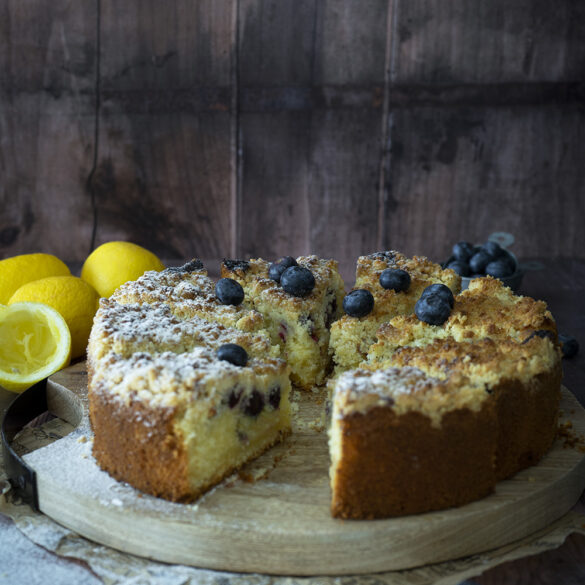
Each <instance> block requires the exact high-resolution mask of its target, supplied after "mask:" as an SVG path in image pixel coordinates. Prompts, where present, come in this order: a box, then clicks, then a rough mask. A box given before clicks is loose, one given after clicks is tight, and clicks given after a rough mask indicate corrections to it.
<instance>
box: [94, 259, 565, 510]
mask: <svg viewBox="0 0 585 585" xmlns="http://www.w3.org/2000/svg"><path fill="white" fill-rule="evenodd" d="M396 279H398V280H396ZM397 282H398V284H396V283H397ZM438 289H440V290H438ZM459 290H460V277H459V276H458V275H456V274H455V273H454V272H453V271H452V270H444V269H442V268H441V267H440V266H438V265H437V264H434V263H432V262H431V261H429V260H427V259H426V258H423V257H414V258H412V259H409V258H406V257H405V256H403V255H402V254H400V253H399V252H395V251H387V252H379V253H375V254H370V255H368V256H362V257H360V258H359V260H358V264H357V271H356V283H355V286H354V291H357V293H358V295H360V298H359V299H358V300H359V302H358V303H357V305H356V304H355V303H354V304H353V305H352V304H351V303H348V298H349V297H351V298H353V299H354V300H355V298H357V297H356V296H355V292H352V293H349V294H348V295H345V294H344V285H343V281H342V279H341V277H340V276H339V273H338V271H337V263H336V262H335V261H333V260H324V259H320V258H318V257H317V256H302V257H299V258H297V259H293V258H290V257H286V258H284V259H281V260H279V261H278V262H273V263H270V262H268V261H266V260H263V259H252V260H228V259H226V260H224V261H223V263H222V265H221V278H220V279H219V281H217V282H216V281H215V280H214V279H212V278H210V277H209V276H208V274H207V272H206V270H205V269H204V267H203V266H202V264H201V263H200V262H199V261H197V260H193V261H191V262H189V263H187V264H186V265H184V266H182V267H178V268H168V269H166V270H164V271H162V272H147V273H146V274H145V275H143V276H142V277H141V278H139V279H138V280H136V281H133V282H129V283H126V284H125V285H123V286H122V287H120V288H119V289H118V290H117V291H116V292H115V293H114V294H113V295H112V296H111V297H110V298H109V299H102V300H101V301H100V308H99V310H98V312H97V314H96V317H95V320H94V326H93V328H92V332H91V335H90V340H89V345H88V361H87V364H88V374H89V401H90V419H91V424H92V427H93V430H94V434H95V439H94V447H93V452H94V455H95V458H96V460H97V462H98V464H99V465H100V466H101V467H102V468H103V469H105V470H106V471H108V472H109V473H110V474H111V475H113V476H114V477H116V478H117V479H120V480H124V481H127V482H129V483H130V484H132V485H133V486H135V487H137V488H138V489H140V490H143V491H145V492H147V493H150V494H153V495H156V496H160V497H163V498H166V499H169V500H173V501H180V502H186V501H192V500H194V499H196V498H197V497H199V496H200V495H201V494H202V493H204V492H205V491H206V490H208V489H209V488H210V487H212V486H214V485H216V484H217V483H218V482H220V481H221V480H222V479H223V478H225V477H226V476H228V475H229V474H230V473H232V472H233V471H234V470H237V469H239V468H240V467H241V466H242V465H244V464H245V463H246V462H247V461H250V460H251V459H253V458H255V457H257V456H258V455H260V454H261V453H262V452H264V451H265V450H266V449H268V448H270V446H272V445H274V444H276V443H277V442H279V441H281V440H282V439H283V438H284V437H285V436H286V435H287V434H288V433H289V432H290V429H291V404H290V395H291V382H292V383H293V384H294V385H295V386H296V388H297V389H298V391H301V392H303V391H305V390H307V389H309V388H312V387H313V386H315V385H320V384H324V383H326V384H327V387H328V389H329V391H330V426H329V450H330V456H331V465H330V469H329V474H330V484H331V494H332V497H331V513H332V515H333V516H334V517H338V518H351V519H369V518H386V517H391V516H400V515H405V514H416V513H422V512H427V511H431V510H439V509H443V508H447V507H451V506H460V505H463V504H465V503H468V502H471V501H474V500H477V499H479V498H482V497H484V496H486V495H487V494H489V493H490V492H492V491H493V490H494V488H495V485H496V483H497V482H498V481H500V480H501V479H504V478H506V477H509V476H510V475H512V474H514V473H516V472H517V471H519V470H521V469H523V468H525V467H527V466H529V465H533V464H535V463H537V462H538V461H539V459H540V458H541V457H542V456H543V455H544V454H545V453H546V451H547V450H548V449H549V447H550V445H551V443H552V441H553V439H554V437H555V433H556V426H557V414H558V404H559V398H560V381H561V368H560V351H559V344H558V339H557V333H556V326H555V323H554V320H553V318H552V315H551V314H550V312H549V311H548V310H547V309H546V305H545V304H544V303H543V302H542V301H535V300H533V299H531V298H528V297H522V296H517V295H514V294H513V293H512V291H510V289H508V288H506V287H504V286H503V285H502V284H501V282H500V281H498V280H496V279H493V278H491V277H486V278H481V279H476V280H473V281H472V282H471V284H470V286H469V289H468V290H466V291H463V292H461V293H459ZM439 292H440V293H441V294H440V295H439ZM445 295H446V296H445ZM439 296H440V297H441V298H440V299H438V301H437V298H436V297H439ZM433 299H434V300H433ZM423 301H425V303H426V304H425V303H423ZM431 301H432V302H431ZM435 301H437V302H438V304H436V303H435V305H433V303H434V302H435ZM421 303H422V304H423V305H424V307H426V308H424V310H421V309H420V307H419V306H421ZM429 303H430V304H429ZM429 306H431V309H432V308H433V307H435V309H437V307H438V309H440V311H439V312H442V313H441V315H442V316H441V317H440V319H439V320H438V321H436V320H433V319H434V317H433V316H432V315H431V317H432V318H429V314H428V311H429V308H428V307H429ZM342 307H344V309H345V314H344V310H343V309H342ZM356 307H357V309H358V310H356ZM364 307H365V309H364ZM435 309H433V310H435ZM425 311H426V312H425ZM431 312H432V311H431ZM333 365H334V366H335V370H334V372H332V366H333Z"/></svg>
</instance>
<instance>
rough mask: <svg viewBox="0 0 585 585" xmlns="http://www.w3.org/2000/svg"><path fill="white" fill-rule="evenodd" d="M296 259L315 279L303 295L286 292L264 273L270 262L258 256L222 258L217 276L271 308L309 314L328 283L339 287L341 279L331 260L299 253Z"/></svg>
mask: <svg viewBox="0 0 585 585" xmlns="http://www.w3.org/2000/svg"><path fill="white" fill-rule="evenodd" d="M296 261H297V263H298V265H299V266H302V267H304V268H307V269H308V270H310V271H311V273H312V274H313V276H314V278H315V287H314V288H313V290H312V291H311V292H310V293H309V294H308V295H306V296H304V297H300V296H294V295H292V294H289V293H287V292H286V291H285V290H284V289H283V288H282V286H281V285H280V283H277V282H275V281H274V280H272V279H271V278H270V277H269V276H268V270H269V269H270V265H271V262H269V261H267V260H264V259H262V258H253V259H251V260H228V259H226V260H224V261H223V263H222V267H221V275H222V277H224V278H233V279H235V280H237V281H238V282H240V284H241V285H242V286H243V288H244V290H245V291H246V295H247V296H251V297H253V298H255V299H256V302H257V303H258V302H260V303H262V302H266V303H270V304H271V306H273V307H281V308H285V309H286V310H287V311H292V312H296V313H310V312H311V310H312V309H313V308H314V307H316V306H318V305H319V304H320V303H321V302H322V301H323V299H324V298H325V296H326V295H327V293H328V292H329V289H330V287H331V284H332V283H335V284H336V285H337V286H338V287H341V288H342V289H343V281H342V280H341V276H339V273H338V269H337V262H336V261H335V260H329V259H322V258H319V257H317V256H315V255H311V256H299V257H298V258H297V259H296Z"/></svg>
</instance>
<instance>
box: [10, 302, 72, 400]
mask: <svg viewBox="0 0 585 585" xmlns="http://www.w3.org/2000/svg"><path fill="white" fill-rule="evenodd" d="M70 354H71V334H70V333H69V327H68V326H67V323H66V322H65V319H63V317H62V316H61V315H60V313H59V312H58V311H56V310H55V309H53V308H52V307H49V306H48V305H44V304H42V303H15V304H14V305H10V306H9V307H6V306H0V386H3V387H4V388H6V390H11V391H12V392H22V391H23V390H25V389H26V388H28V387H29V386H32V385H33V384H36V383H37V382H39V381H40V380H42V379H43V378H46V377H48V376H50V375H51V374H53V373H54V372H56V371H57V370H60V369H61V368H62V367H64V366H66V365H67V364H68V363H69V359H70Z"/></svg>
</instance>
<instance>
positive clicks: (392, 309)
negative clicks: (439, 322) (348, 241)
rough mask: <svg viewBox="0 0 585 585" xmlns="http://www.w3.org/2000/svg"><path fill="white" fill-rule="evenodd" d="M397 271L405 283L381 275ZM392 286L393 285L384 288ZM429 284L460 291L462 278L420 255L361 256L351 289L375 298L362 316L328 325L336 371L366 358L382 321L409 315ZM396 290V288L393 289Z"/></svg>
mask: <svg viewBox="0 0 585 585" xmlns="http://www.w3.org/2000/svg"><path fill="white" fill-rule="evenodd" d="M396 271H398V273H399V274H400V273H401V272H404V273H406V274H407V275H408V276H407V277H406V283H405V284H404V280H403V281H402V286H400V285H399V286H397V285H393V282H392V278H389V279H388V281H386V280H385V279H384V277H383V276H382V275H383V273H384V276H390V277H391V276H392V275H393V274H392V273H395V272H396ZM381 277H382V283H383V284H384V285H385V286H389V287H392V286H395V288H385V286H383V284H382V283H381ZM431 284H444V285H446V286H447V287H449V288H450V289H451V290H452V291H453V293H454V294H456V293H458V292H459V291H460V290H461V277H460V276H459V275H458V274H456V273H455V272H454V271H453V270H444V269H442V268H441V266H439V265H438V264H435V263H434V262H431V261H430V260H428V259H427V258H424V257H422V256H415V257H414V258H407V257H406V256H404V255H403V254H401V253H400V252H396V251H387V252H376V253H375V254H370V255H369V256H360V257H359V259H358V262H357V268H356V282H355V285H354V290H359V289H364V290H367V291H369V292H370V293H371V294H372V296H373V299H374V305H373V309H372V311H371V312H370V313H369V314H367V315H365V316H363V317H353V316H350V315H347V314H346V315H343V316H342V317H341V318H340V319H339V320H338V321H336V322H335V323H333V325H332V326H331V340H330V346H331V350H330V351H331V353H332V355H333V362H334V365H335V370H336V373H340V372H343V371H345V370H347V369H349V368H355V367H357V366H358V364H359V363H360V362H361V361H362V360H363V359H364V358H365V357H366V355H367V353H368V350H369V348H370V346H371V345H372V344H373V343H374V342H375V341H376V332H377V331H378V328H379V327H380V325H381V324H382V323H385V322H387V321H389V320H390V319H392V318H393V317H395V316H396V315H409V314H411V313H413V312H414V306H415V303H416V301H417V300H418V299H419V297H420V295H421V293H422V292H423V290H424V289H425V288H426V287H427V286H429V285H431ZM396 289H398V290H396Z"/></svg>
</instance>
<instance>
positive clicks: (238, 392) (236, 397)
mask: <svg viewBox="0 0 585 585" xmlns="http://www.w3.org/2000/svg"><path fill="white" fill-rule="evenodd" d="M243 391H244V389H243V388H242V387H241V386H236V387H235V388H234V389H233V390H232V391H231V392H230V393H229V396H228V406H229V407H230V408H234V407H235V406H236V404H238V402H239V401H240V398H241V397H242V392H243Z"/></svg>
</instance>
